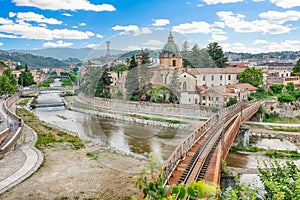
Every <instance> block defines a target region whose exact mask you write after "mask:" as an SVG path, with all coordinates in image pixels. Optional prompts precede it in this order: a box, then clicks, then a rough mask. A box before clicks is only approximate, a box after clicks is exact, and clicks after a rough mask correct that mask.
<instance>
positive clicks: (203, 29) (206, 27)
mask: <svg viewBox="0 0 300 200" xmlns="http://www.w3.org/2000/svg"><path fill="white" fill-rule="evenodd" d="M210 28H211V25H210V24H208V23H207V22H203V21H201V22H195V21H193V22H192V23H184V24H179V25H177V26H173V28H172V30H173V31H175V32H179V33H183V34H184V33H205V34H207V33H209V32H210V31H211V29H210Z"/></svg>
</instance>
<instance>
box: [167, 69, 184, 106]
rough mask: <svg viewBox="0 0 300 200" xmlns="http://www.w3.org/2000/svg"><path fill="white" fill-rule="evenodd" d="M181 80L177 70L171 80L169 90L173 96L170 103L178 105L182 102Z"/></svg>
mask: <svg viewBox="0 0 300 200" xmlns="http://www.w3.org/2000/svg"><path fill="white" fill-rule="evenodd" d="M180 85H181V83H180V80H179V76H178V71H177V70H175V71H174V73H173V75H172V78H171V82H170V84H169V88H170V90H171V91H172V94H171V96H170V102H172V103H178V102H179V100H180V93H179V89H180Z"/></svg>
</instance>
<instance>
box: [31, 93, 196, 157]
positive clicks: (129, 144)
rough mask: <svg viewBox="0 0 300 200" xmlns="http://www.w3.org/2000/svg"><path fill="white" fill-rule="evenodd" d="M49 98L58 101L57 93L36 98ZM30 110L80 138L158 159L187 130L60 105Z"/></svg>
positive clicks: (177, 142)
mask: <svg viewBox="0 0 300 200" xmlns="http://www.w3.org/2000/svg"><path fill="white" fill-rule="evenodd" d="M49 99H51V100H50V101H51V102H54V103H56V102H61V98H60V97H59V93H43V94H40V96H39V98H38V99H37V101H38V103H40V102H42V103H44V102H45V101H47V103H49V101H48V100H49ZM34 113H35V115H37V116H38V117H39V118H40V119H41V120H43V121H45V122H47V123H50V124H52V125H55V126H58V127H60V128H62V129H65V130H68V131H71V132H74V133H76V134H78V136H79V137H80V138H82V139H84V140H93V141H94V142H97V143H101V144H104V145H108V146H111V147H113V148H115V149H117V150H120V151H123V152H126V153H130V154H134V155H138V156H147V155H148V154H149V153H151V152H154V153H155V154H156V155H157V157H158V158H159V159H160V160H161V161H164V160H166V159H167V158H168V156H169V155H170V154H171V153H172V152H173V150H174V149H175V147H176V146H177V145H178V144H179V143H180V142H181V141H183V140H184V138H185V137H186V136H187V135H188V134H190V132H191V131H183V130H177V129H174V128H165V127H160V126H151V125H142V124H138V123H130V122H124V121H118V120H113V119H107V118H101V117H95V116H91V115H88V114H83V113H79V112H75V111H70V110H66V109H64V107H54V108H53V107H52V108H39V109H35V110H34Z"/></svg>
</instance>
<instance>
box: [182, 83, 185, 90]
mask: <svg viewBox="0 0 300 200" xmlns="http://www.w3.org/2000/svg"><path fill="white" fill-rule="evenodd" d="M182 89H184V90H186V82H183V83H182Z"/></svg>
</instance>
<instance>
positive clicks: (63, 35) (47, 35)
mask: <svg viewBox="0 0 300 200" xmlns="http://www.w3.org/2000/svg"><path fill="white" fill-rule="evenodd" d="M1 21H3V20H2V18H0V32H2V33H3V34H6V35H14V36H16V37H18V38H26V39H41V40H53V39H89V38H90V37H92V36H94V35H95V34H94V33H92V32H90V31H85V32H82V31H78V30H69V29H53V30H51V29H47V28H45V27H40V26H33V25H31V24H28V23H26V22H24V21H22V20H21V21H18V23H13V22H12V21H10V22H8V21H7V20H4V23H1ZM1 24H3V25H1Z"/></svg>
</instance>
